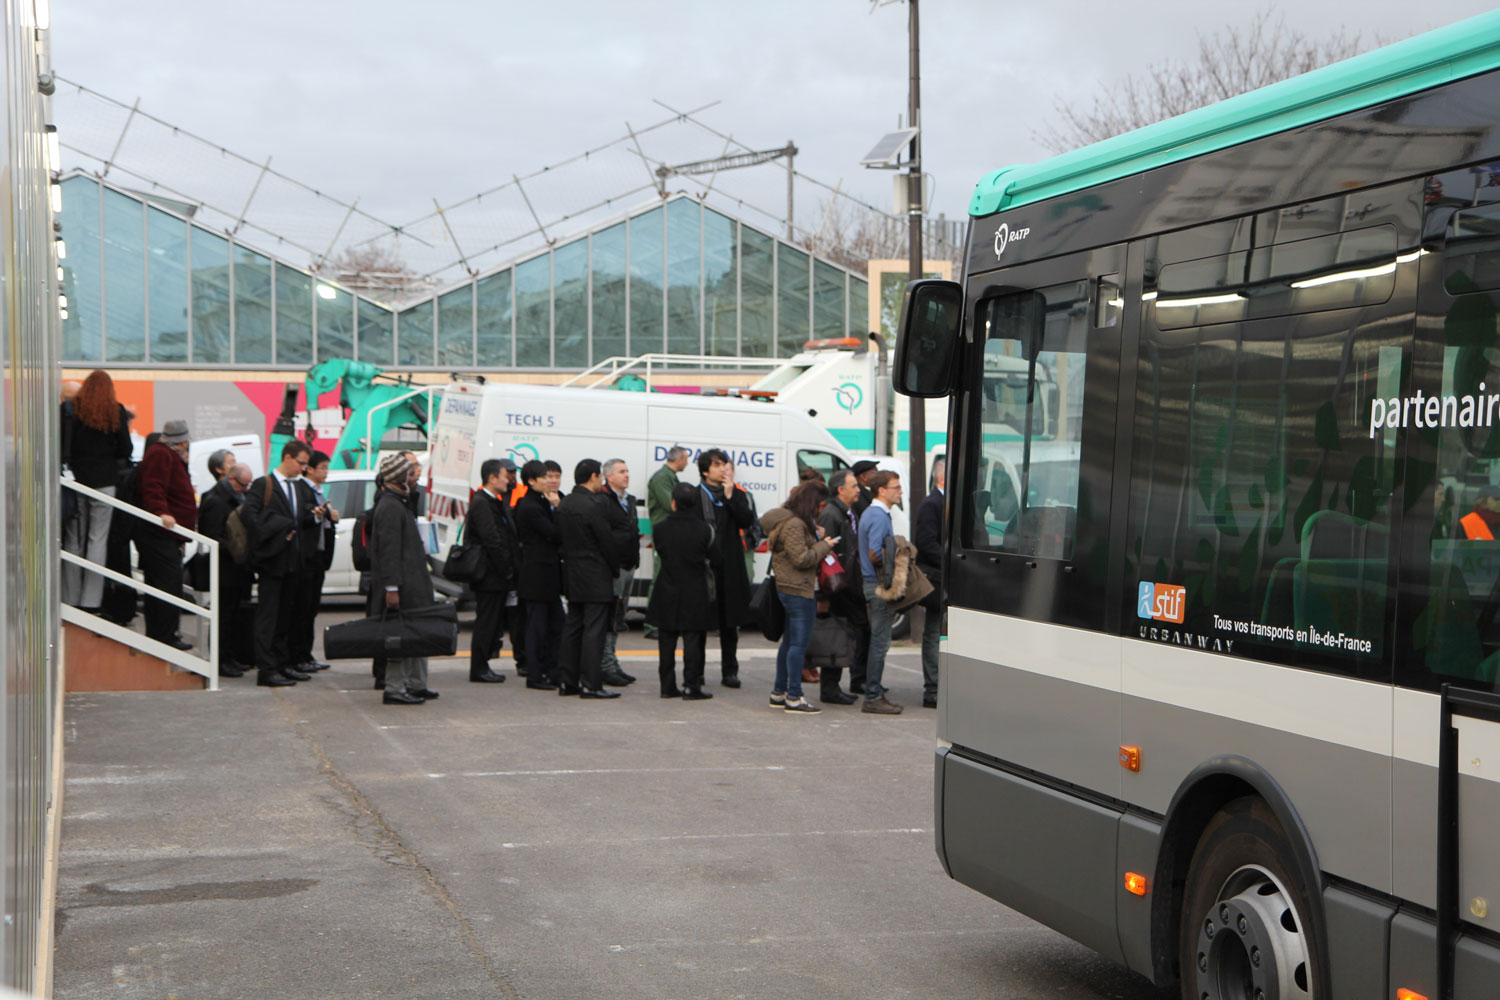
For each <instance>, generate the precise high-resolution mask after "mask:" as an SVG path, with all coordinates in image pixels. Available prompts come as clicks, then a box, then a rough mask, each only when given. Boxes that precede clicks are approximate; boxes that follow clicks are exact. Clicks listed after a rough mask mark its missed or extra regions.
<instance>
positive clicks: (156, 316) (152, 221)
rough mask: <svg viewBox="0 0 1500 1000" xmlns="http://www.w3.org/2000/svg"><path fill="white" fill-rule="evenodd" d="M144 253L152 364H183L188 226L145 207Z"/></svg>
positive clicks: (186, 349) (186, 316) (180, 220)
mask: <svg viewBox="0 0 1500 1000" xmlns="http://www.w3.org/2000/svg"><path fill="white" fill-rule="evenodd" d="M64 204H66V202H64ZM146 252H147V258H148V259H147V275H148V280H149V281H150V303H149V305H150V315H149V316H147V318H146V323H147V329H148V331H149V334H150V337H151V345H150V352H151V355H150V356H151V360H152V361H164V362H185V361H187V359H188V260H187V253H188V224H187V223H186V222H184V221H183V220H182V219H179V218H176V217H175V216H171V215H168V214H167V213H166V212H163V211H162V210H161V209H159V208H150V207H148V208H147V209H146ZM68 301H69V303H71V302H72V301H73V300H72V299H71V298H70V299H69V300H68Z"/></svg>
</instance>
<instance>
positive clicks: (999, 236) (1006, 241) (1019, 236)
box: [995, 222, 1031, 260]
mask: <svg viewBox="0 0 1500 1000" xmlns="http://www.w3.org/2000/svg"><path fill="white" fill-rule="evenodd" d="M1030 235H1031V227H1030V226H1028V227H1026V228H1025V229H1012V228H1010V225H1009V224H1008V223H1005V222H1002V223H1000V228H999V229H997V230H995V259H996V260H999V259H1000V258H1001V256H1003V255H1004V254H1005V248H1006V247H1008V246H1010V245H1011V244H1012V243H1019V242H1020V241H1021V240H1024V239H1025V238H1026V237H1028V236H1030Z"/></svg>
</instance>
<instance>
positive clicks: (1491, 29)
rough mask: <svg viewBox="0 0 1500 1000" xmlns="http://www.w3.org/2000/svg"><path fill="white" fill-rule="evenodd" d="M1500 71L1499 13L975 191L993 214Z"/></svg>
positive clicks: (1007, 173)
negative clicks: (1453, 82)
mask: <svg viewBox="0 0 1500 1000" xmlns="http://www.w3.org/2000/svg"><path fill="white" fill-rule="evenodd" d="M1496 67H1500V11H1492V12H1490V13H1488V14H1480V15H1479V16H1477V17H1471V18H1469V19H1468V20H1465V21H1460V22H1458V23H1457V24H1450V25H1448V26H1447V27H1445V28H1439V29H1437V30H1436V31H1429V32H1428V33H1426V34H1424V35H1418V36H1416V37H1415V38H1408V39H1406V40H1405V41H1402V42H1397V43H1396V44H1394V45H1388V46H1386V47H1385V48H1381V49H1376V50H1374V51H1373V52H1366V53H1364V54H1363V55H1358V56H1355V57H1354V58H1352V59H1346V60H1344V61H1343V62H1339V63H1334V64H1333V65H1331V66H1324V67H1322V68H1320V69H1315V70H1313V71H1311V72H1309V73H1304V74H1302V75H1301V76H1297V77H1293V78H1292V79H1290V80H1282V81H1281V82H1280V83H1273V84H1271V85H1270V86H1269V87H1262V88H1261V89H1259V90H1252V91H1251V92H1249V93H1248V94H1240V95H1238V96H1236V97H1231V98H1229V99H1228V100H1225V101H1220V102H1219V103H1217V104H1211V105H1209V106H1208V107H1204V108H1198V109H1197V110H1195V111H1189V112H1188V113H1187V114H1184V115H1178V116H1177V117H1176V118H1169V119H1167V120H1166V121H1161V122H1156V123H1155V124H1153V125H1147V126H1146V127H1145V128H1141V129H1136V130H1135V131H1134V132H1127V133H1125V134H1124V135H1117V136H1114V137H1112V138H1109V139H1105V140H1104V141H1103V142H1096V143H1094V144H1093V145H1092V146H1085V147H1083V148H1082V149H1075V150H1073V151H1072V152H1070V153H1064V154H1062V155H1061V156H1056V157H1053V158H1052V159H1050V160H1045V161H1043V162H1041V163H1035V164H1028V165H1024V166H1014V167H1003V168H1001V169H999V170H994V171H991V172H990V173H988V174H986V175H985V176H984V178H983V179H982V180H980V182H979V183H978V185H976V186H975V188H974V196H973V198H972V199H971V200H970V202H969V214H970V215H971V216H974V217H976V218H977V217H979V216H983V215H990V214H992V213H994V212H1000V211H1003V210H1005V209H1008V208H1016V207H1019V206H1021V205H1029V204H1031V203H1033V202H1038V201H1042V200H1044V199H1047V198H1052V197H1056V196H1057V195H1061V194H1067V193H1069V192H1071V191H1077V190H1080V189H1082V188H1087V187H1092V186H1094V185H1096V184H1102V183H1104V182H1106V181H1112V180H1116V179H1118V178H1121V177H1128V176H1130V175H1131V174H1138V173H1142V172H1144V171H1147V170H1150V169H1152V168H1154V167H1159V166H1163V165H1164V164H1168V163H1175V162H1177V161H1179V160H1186V159H1190V158H1191V157H1194V156H1199V155H1201V154H1203V153H1209V152H1212V151H1214V150H1216V149H1224V148H1226V147H1228V146H1234V145H1237V144H1239V143H1242V142H1248V141H1249V140H1251V139H1258V138H1260V137H1261V136H1266V135H1271V134H1273V133H1276V132H1283V131H1286V130H1287V129H1292V128H1297V127H1299V126H1302V125H1309V124H1312V123H1313V122H1319V121H1323V120H1325V119H1328V118H1333V117H1335V116H1337V115H1341V114H1346V113H1348V112H1350V111H1357V110H1359V109H1360V108H1365V107H1369V106H1370V105H1372V104H1379V103H1381V102H1382V101H1389V100H1394V99H1396V98H1399V97H1404V96H1406V95H1407V94H1413V93H1416V92H1417V91H1419V90H1426V89H1427V88H1429V87H1435V86H1438V85H1439V84H1443V83H1447V82H1448V81H1450V80H1457V79H1460V78H1462V77H1466V76H1473V75H1475V74H1477V73H1483V72H1485V71H1487V70H1491V69H1495V68H1496Z"/></svg>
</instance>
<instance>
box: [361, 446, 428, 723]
mask: <svg viewBox="0 0 1500 1000" xmlns="http://www.w3.org/2000/svg"><path fill="white" fill-rule="evenodd" d="M417 472H418V470H417V466H416V464H415V463H414V462H412V461H411V459H409V458H408V457H407V456H406V454H405V453H402V454H397V455H387V456H386V457H385V458H383V459H381V461H380V481H381V488H380V493H379V494H378V495H377V496H376V497H375V510H374V513H373V514H372V515H371V517H370V542H369V549H370V610H371V613H372V614H379V613H380V610H381V609H382V608H384V609H386V610H388V611H393V612H394V611H400V610H405V611H411V610H415V609H417V608H425V607H430V606H432V605H434V604H436V603H437V598H436V597H435V596H434V594H433V590H432V575H431V574H430V573H429V572H428V571H427V552H426V550H425V549H424V548H423V547H422V536H421V535H420V534H419V533H418V532H417V524H416V522H415V521H414V520H412V516H411V512H410V509H409V508H408V507H407V498H408V497H409V496H410V495H411V487H412V485H413V481H414V480H415V478H416V476H417ZM437 696H438V694H437V692H436V691H433V690H431V689H430V688H428V687H427V658H426V657H408V658H404V659H393V660H389V661H388V662H387V663H386V672H385V696H384V699H383V700H384V702H385V704H387V705H420V704H422V703H423V702H424V701H430V700H432V699H434V698H436V697H437Z"/></svg>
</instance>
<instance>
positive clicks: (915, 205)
mask: <svg viewBox="0 0 1500 1000" xmlns="http://www.w3.org/2000/svg"><path fill="white" fill-rule="evenodd" d="M906 7H907V11H908V13H909V15H910V24H909V28H908V34H909V36H910V37H909V38H908V41H909V42H910V45H911V58H910V64H911V78H910V89H909V91H908V94H907V98H908V101H907V114H908V116H909V117H908V121H909V123H910V125H911V127H912V128H919V127H920V126H921V124H922V123H921V105H922V102H921V78H922V77H921V68H920V63H919V61H918V51H919V45H918V40H917V0H906ZM921 136H922V133H921V132H918V133H917V134H916V135H913V136H912V138H911V163H910V165H909V166H908V167H907V181H906V185H907V187H906V190H907V203H908V205H909V207H908V209H907V212H908V216H909V218H908V223H909V226H910V231H911V280H912V281H916V280H918V279H919V278H921V277H922V139H921ZM908 403H909V405H910V406H911V415H910V416H909V417H908V418H907V428H908V431H907V450H908V458H909V460H910V463H911V481H910V482H908V483H907V484H906V495H907V498H908V500H907V503H908V505H909V506H908V508H907V509H909V510H916V508H917V505H918V504H920V503H921V502H922V498H923V497H925V496H926V495H927V474H926V471H925V470H926V464H927V462H926V459H927V401H926V400H925V399H917V398H916V397H913V398H912V399H910V400H908ZM898 444H899V442H898Z"/></svg>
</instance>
